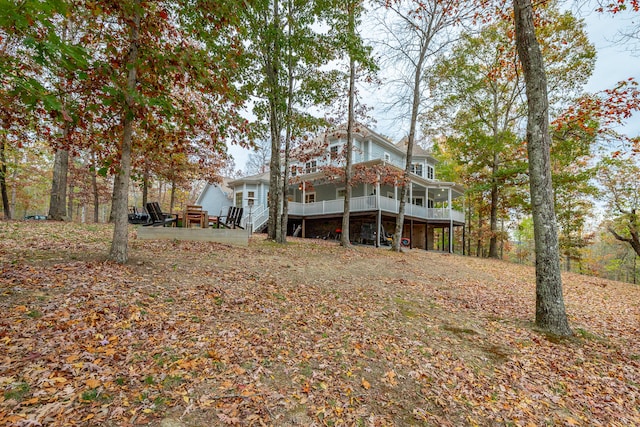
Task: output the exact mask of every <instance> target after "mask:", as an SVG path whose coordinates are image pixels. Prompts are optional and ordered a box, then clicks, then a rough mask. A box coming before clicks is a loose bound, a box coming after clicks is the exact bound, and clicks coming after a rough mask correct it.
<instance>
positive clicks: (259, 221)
mask: <svg viewBox="0 0 640 427" xmlns="http://www.w3.org/2000/svg"><path fill="white" fill-rule="evenodd" d="M353 145H354V147H353V153H352V154H353V157H352V158H353V174H354V182H353V185H352V190H351V204H350V213H351V214H350V226H349V228H350V239H351V241H353V242H358V243H365V244H366V243H368V244H376V245H379V244H381V243H384V240H385V239H384V236H385V235H387V234H392V233H393V231H394V229H395V222H396V217H397V215H398V210H399V205H400V203H399V196H400V186H399V182H400V180H401V179H402V174H403V171H404V167H405V158H406V157H405V156H406V145H407V140H406V139H404V140H402V141H400V142H398V143H396V144H394V143H393V142H391V141H390V140H389V139H388V138H386V137H384V136H382V135H380V134H378V133H376V132H374V131H372V130H371V129H369V128H367V127H366V126H363V125H360V124H358V125H357V126H356V129H355V132H354V144H353ZM345 146H346V129H345V127H344V126H341V127H337V128H334V129H332V130H330V131H328V132H326V133H324V134H322V135H320V136H318V137H316V138H315V139H313V140H312V141H310V142H309V143H307V144H305V145H304V146H303V147H300V148H297V149H296V150H294V151H293V152H292V154H291V157H292V159H293V160H292V161H291V169H290V171H291V178H290V181H289V189H288V192H287V200H288V215H289V224H288V230H287V232H288V234H293V233H294V231H295V230H298V232H299V233H300V235H301V236H302V237H319V238H337V236H338V234H339V233H340V232H341V228H342V214H343V212H344V194H345V188H344V178H343V175H342V173H343V169H344V164H345V156H344V154H345V153H344V147H345ZM412 160H413V161H412V166H411V174H410V185H409V187H408V195H407V203H406V205H405V221H404V224H405V225H404V230H403V237H404V238H406V239H407V240H408V242H409V245H410V246H411V247H415V248H422V249H435V248H440V249H442V250H448V251H453V249H454V248H453V240H454V239H451V238H449V236H451V235H452V233H454V232H455V229H456V228H460V229H462V230H463V228H464V227H463V226H464V221H465V218H464V213H463V212H462V211H460V210H456V209H454V200H455V199H457V198H459V197H461V196H462V195H463V193H464V189H463V188H462V187H461V186H460V185H458V184H456V183H452V182H444V181H439V180H438V179H437V177H436V175H435V165H436V163H437V160H436V159H435V158H434V157H433V156H432V155H431V153H430V152H428V151H426V150H424V149H422V148H420V147H417V146H416V147H414V150H413V159H412ZM229 186H230V188H231V189H232V190H233V194H234V195H233V201H234V204H235V206H242V207H245V212H250V214H249V215H245V221H248V222H249V223H250V224H249V225H250V226H251V228H252V229H253V230H256V231H258V230H262V229H264V228H265V227H266V224H267V220H268V208H267V196H268V189H269V174H268V173H266V174H262V175H255V176H250V177H245V178H241V179H237V180H232V181H229ZM445 237H446V241H445ZM436 238H438V241H436ZM380 239H381V240H382V242H381V241H380Z"/></svg>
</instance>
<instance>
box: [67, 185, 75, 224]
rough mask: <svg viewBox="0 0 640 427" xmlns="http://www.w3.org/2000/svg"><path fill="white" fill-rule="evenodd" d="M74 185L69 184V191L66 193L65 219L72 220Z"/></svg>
mask: <svg viewBox="0 0 640 427" xmlns="http://www.w3.org/2000/svg"><path fill="white" fill-rule="evenodd" d="M74 188H75V187H74V186H73V184H70V185H69V191H68V192H67V194H68V195H69V196H68V197H67V219H68V220H69V221H71V220H73V202H74V199H73V191H74Z"/></svg>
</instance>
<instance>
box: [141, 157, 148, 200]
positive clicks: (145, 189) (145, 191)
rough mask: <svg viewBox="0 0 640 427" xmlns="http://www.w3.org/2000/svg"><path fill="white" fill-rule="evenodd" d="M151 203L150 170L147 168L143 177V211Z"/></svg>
mask: <svg viewBox="0 0 640 427" xmlns="http://www.w3.org/2000/svg"><path fill="white" fill-rule="evenodd" d="M148 201H149V169H148V168H147V167H146V166H145V169H144V174H143V176H142V209H146V208H147V203H148Z"/></svg>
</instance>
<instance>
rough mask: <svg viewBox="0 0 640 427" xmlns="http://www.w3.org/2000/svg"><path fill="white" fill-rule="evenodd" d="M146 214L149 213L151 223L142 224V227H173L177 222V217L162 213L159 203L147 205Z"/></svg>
mask: <svg viewBox="0 0 640 427" xmlns="http://www.w3.org/2000/svg"><path fill="white" fill-rule="evenodd" d="M147 213H149V218H150V219H151V222H149V223H147V224H143V226H149V225H153V226H154V227H159V226H161V225H162V226H166V225H167V224H173V225H175V224H176V222H177V221H178V215H176V214H166V213H163V212H162V208H160V203H158V202H151V203H147Z"/></svg>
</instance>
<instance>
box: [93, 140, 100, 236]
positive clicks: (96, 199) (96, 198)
mask: <svg viewBox="0 0 640 427" xmlns="http://www.w3.org/2000/svg"><path fill="white" fill-rule="evenodd" d="M92 161H93V167H92V173H91V190H92V192H93V222H96V223H97V222H100V193H99V192H98V165H97V164H96V154H95V153H93V159H92Z"/></svg>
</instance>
